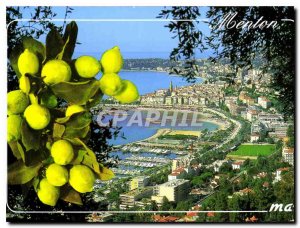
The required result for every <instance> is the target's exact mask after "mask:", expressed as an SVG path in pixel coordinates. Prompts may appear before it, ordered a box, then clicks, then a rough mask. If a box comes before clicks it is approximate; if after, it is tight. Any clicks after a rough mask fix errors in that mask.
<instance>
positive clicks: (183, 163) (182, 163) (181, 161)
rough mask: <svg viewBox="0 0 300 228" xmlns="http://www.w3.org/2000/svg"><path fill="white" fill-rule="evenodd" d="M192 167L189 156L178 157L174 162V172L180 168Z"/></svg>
mask: <svg viewBox="0 0 300 228" xmlns="http://www.w3.org/2000/svg"><path fill="white" fill-rule="evenodd" d="M189 165H190V159H189V157H188V156H183V157H178V158H175V159H174V160H173V161H172V171H174V170H176V169H178V168H180V167H187V166H189Z"/></svg>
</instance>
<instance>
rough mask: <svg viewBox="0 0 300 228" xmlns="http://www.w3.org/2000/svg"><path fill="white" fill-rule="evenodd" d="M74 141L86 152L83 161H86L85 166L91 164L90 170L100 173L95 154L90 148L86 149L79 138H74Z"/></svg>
mask: <svg viewBox="0 0 300 228" xmlns="http://www.w3.org/2000/svg"><path fill="white" fill-rule="evenodd" d="M74 140H75V141H77V142H78V143H80V144H81V145H82V146H83V148H84V149H85V150H86V152H87V155H88V156H87V155H85V156H84V160H86V162H87V164H91V168H92V169H93V170H94V171H95V172H96V173H100V167H99V163H98V162H97V158H96V155H95V153H94V152H93V151H92V150H91V149H90V148H88V147H87V145H85V143H84V142H82V141H81V140H80V139H79V138H75V139H74Z"/></svg>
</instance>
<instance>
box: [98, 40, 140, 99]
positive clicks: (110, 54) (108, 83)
mask: <svg viewBox="0 0 300 228" xmlns="http://www.w3.org/2000/svg"><path fill="white" fill-rule="evenodd" d="M100 62H101V66H102V72H103V75H102V77H101V79H100V89H101V91H102V92H103V93H104V94H106V95H108V96H112V97H114V98H115V99H116V100H118V101H119V102H120V103H132V102H134V101H136V100H138V99H139V93H138V90H137V87H136V86H135V85H134V84H133V83H132V82H131V81H129V80H122V79H121V78H120V76H119V75H118V72H119V71H120V70H121V69H122V66H123V58H122V55H121V53H120V49H119V47H117V46H116V47H113V48H112V49H109V50H107V51H106V52H104V53H103V55H102V57H101V60H100Z"/></svg>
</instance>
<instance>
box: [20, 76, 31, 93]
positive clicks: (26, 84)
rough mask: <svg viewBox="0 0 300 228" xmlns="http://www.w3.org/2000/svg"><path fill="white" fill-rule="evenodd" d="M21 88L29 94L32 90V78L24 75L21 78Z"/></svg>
mask: <svg viewBox="0 0 300 228" xmlns="http://www.w3.org/2000/svg"><path fill="white" fill-rule="evenodd" d="M19 88H20V90H22V92H23V93H26V94H29V92H30V80H29V78H28V77H27V76H25V75H23V76H22V77H21V78H20V80H19Z"/></svg>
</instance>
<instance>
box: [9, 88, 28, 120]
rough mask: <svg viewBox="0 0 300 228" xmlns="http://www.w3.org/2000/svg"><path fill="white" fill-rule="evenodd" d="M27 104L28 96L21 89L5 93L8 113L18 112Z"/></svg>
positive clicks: (22, 110)
mask: <svg viewBox="0 0 300 228" xmlns="http://www.w3.org/2000/svg"><path fill="white" fill-rule="evenodd" d="M28 105H29V99H28V96H27V95H26V94H25V93H23V92H22V91H21V90H14V91H11V92H9V93H8V94H7V111H8V114H9V115H10V114H20V113H22V112H24V110H25V109H26V108H27V106H28Z"/></svg>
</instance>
